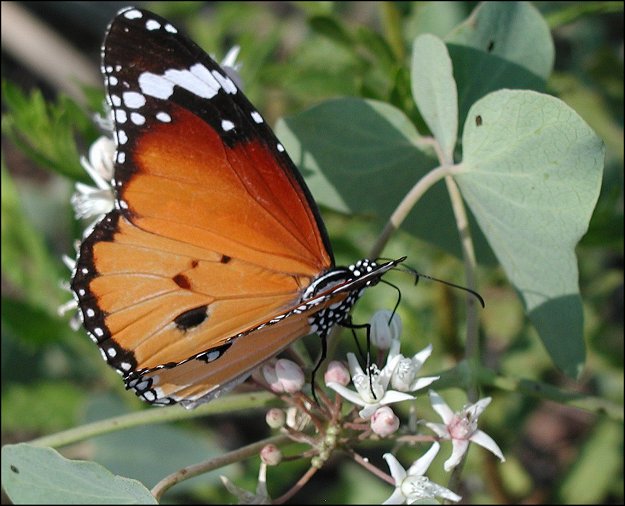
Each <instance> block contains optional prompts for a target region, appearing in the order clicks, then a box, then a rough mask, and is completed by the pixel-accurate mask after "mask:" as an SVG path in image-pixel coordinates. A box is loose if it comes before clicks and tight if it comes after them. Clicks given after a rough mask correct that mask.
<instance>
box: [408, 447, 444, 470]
mask: <svg viewBox="0 0 625 506" xmlns="http://www.w3.org/2000/svg"><path fill="white" fill-rule="evenodd" d="M440 448H441V445H440V443H438V442H437V441H435V442H434V444H433V445H432V446H431V447H430V449H429V450H428V451H427V452H426V453H425V454H424V455H423V456H422V457H420V458H419V459H417V460H415V461H414V463H413V464H412V465H411V466H410V468H409V469H408V474H409V475H410V476H423V475H424V474H425V473H426V471H427V470H428V467H430V464H431V463H432V461H433V460H434V457H436V454H437V453H438V450H440Z"/></svg>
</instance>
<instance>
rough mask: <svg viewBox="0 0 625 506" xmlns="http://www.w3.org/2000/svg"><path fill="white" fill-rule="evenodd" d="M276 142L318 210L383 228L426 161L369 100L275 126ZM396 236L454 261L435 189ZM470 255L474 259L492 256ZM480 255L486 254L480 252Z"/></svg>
mask: <svg viewBox="0 0 625 506" xmlns="http://www.w3.org/2000/svg"><path fill="white" fill-rule="evenodd" d="M276 134H277V135H278V137H279V138H280V140H281V142H282V144H284V146H285V148H286V149H287V151H288V152H289V154H290V156H291V158H292V159H293V161H294V162H295V164H296V165H297V166H298V167H299V169H300V171H301V172H302V174H303V175H304V177H305V179H306V182H307V184H308V185H309V187H310V190H311V192H312V194H313V196H314V197H315V200H316V201H317V203H318V204H320V205H323V206H327V207H329V208H331V209H334V210H336V211H339V212H343V213H349V214H361V215H368V216H372V217H375V218H378V219H380V220H387V219H388V218H389V216H390V215H391V213H392V212H393V211H394V210H395V209H396V207H397V205H398V204H399V203H400V202H401V200H402V199H403V198H404V196H405V195H406V193H408V191H410V189H411V188H412V186H413V185H415V184H416V183H417V181H419V179H421V178H422V177H423V176H424V175H425V174H426V173H427V172H428V171H429V170H430V169H432V168H433V167H434V166H435V161H434V157H433V154H432V153H431V152H429V151H428V150H427V149H425V148H423V147H422V146H421V144H422V139H421V137H420V136H419V133H418V132H417V130H416V129H415V127H414V125H413V124H412V122H411V121H410V120H409V119H408V118H407V117H406V116H405V115H404V113H403V112H402V111H400V110H399V109H396V108H395V107H393V106H391V105H389V104H386V103H382V102H377V101H374V100H362V99H355V98H344V99H336V100H329V101H326V102H324V103H322V104H320V105H318V106H316V107H313V108H311V109H309V110H307V111H305V112H303V113H300V114H297V115H295V116H292V117H289V118H287V119H283V120H280V121H279V122H278V123H277V125H276ZM402 229H404V230H406V231H408V232H410V233H411V234H413V235H415V236H417V237H420V238H422V239H424V240H426V241H428V242H431V243H433V244H435V245H437V246H439V247H441V248H443V249H444V250H446V251H449V252H451V253H453V254H454V255H456V256H460V254H461V253H460V247H459V241H458V232H457V230H456V225H455V221H454V217H453V213H452V211H451V205H450V203H449V196H448V195H447V192H446V189H445V186H444V184H442V183H438V184H436V185H434V186H433V187H432V188H431V189H430V190H429V191H428V192H427V193H426V194H425V195H424V196H423V198H421V200H419V202H418V203H417V204H416V206H415V207H414V209H413V210H412V211H411V212H410V214H409V215H408V217H407V218H406V220H405V221H404V223H403V224H402ZM480 244H482V242H481V241H479V240H478V241H477V244H476V251H477V252H478V254H479V255H480V258H485V257H490V255H492V254H491V253H490V252H489V250H487V249H480ZM486 248H487V247H486Z"/></svg>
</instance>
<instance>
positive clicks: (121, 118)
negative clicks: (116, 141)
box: [115, 109, 128, 125]
mask: <svg viewBox="0 0 625 506" xmlns="http://www.w3.org/2000/svg"><path fill="white" fill-rule="evenodd" d="M127 119H128V117H127V116H126V111H124V110H123V109H116V110H115V121H117V123H120V124H122V125H123V124H124V123H126V120H127Z"/></svg>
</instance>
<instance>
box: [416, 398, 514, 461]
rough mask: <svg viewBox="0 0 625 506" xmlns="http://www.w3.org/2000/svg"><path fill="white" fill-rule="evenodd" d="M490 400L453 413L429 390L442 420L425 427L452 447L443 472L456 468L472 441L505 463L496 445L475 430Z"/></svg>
mask: <svg viewBox="0 0 625 506" xmlns="http://www.w3.org/2000/svg"><path fill="white" fill-rule="evenodd" d="M490 401H491V398H490V397H486V398H484V399H480V400H479V401H477V402H476V403H475V404H468V405H466V406H465V407H464V408H462V410H461V411H458V412H457V413H454V412H453V411H452V410H451V408H450V407H449V406H448V405H447V403H446V402H445V401H444V400H443V399H442V397H441V396H439V395H438V394H437V393H436V392H434V391H433V390H430V403H431V404H432V408H434V411H436V412H437V413H438V414H439V415H440V417H441V418H442V419H443V422H444V423H442V424H440V423H430V422H427V423H426V424H425V425H427V426H428V427H429V428H430V429H432V430H433V431H434V432H436V434H437V435H438V436H439V437H440V438H443V439H450V440H451V442H452V445H453V450H452V453H451V456H450V457H449V459H447V461H446V462H445V464H444V467H445V471H449V470H451V469H453V468H454V467H456V466H457V465H458V464H459V463H460V460H462V456H463V455H464V454H465V452H466V451H467V449H468V447H469V441H473V442H474V443H477V444H478V445H480V446H483V447H484V448H486V449H487V450H489V451H491V452H492V453H494V454H495V455H496V456H497V457H499V460H501V461H502V462H505V461H506V459H505V458H504V456H503V453H502V452H501V449H500V448H499V446H497V443H495V441H494V440H493V438H491V437H490V436H489V435H488V434H486V433H485V432H483V431H481V430H479V429H478V428H477V419H478V417H479V416H480V415H481V414H482V411H484V409H486V406H488V405H489V404H490Z"/></svg>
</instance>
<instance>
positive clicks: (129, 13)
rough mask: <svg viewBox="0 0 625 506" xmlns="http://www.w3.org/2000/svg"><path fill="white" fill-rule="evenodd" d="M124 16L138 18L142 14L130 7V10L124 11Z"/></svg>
mask: <svg viewBox="0 0 625 506" xmlns="http://www.w3.org/2000/svg"><path fill="white" fill-rule="evenodd" d="M124 17H125V18H126V19H140V18H142V17H143V14H141V12H140V11H138V10H137V9H132V10H129V11H126V12H124Z"/></svg>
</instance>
